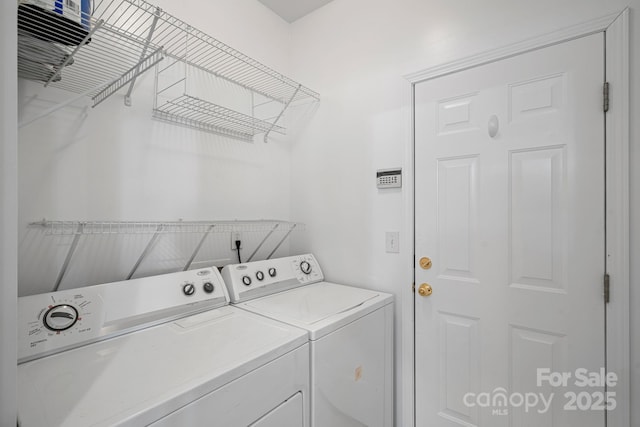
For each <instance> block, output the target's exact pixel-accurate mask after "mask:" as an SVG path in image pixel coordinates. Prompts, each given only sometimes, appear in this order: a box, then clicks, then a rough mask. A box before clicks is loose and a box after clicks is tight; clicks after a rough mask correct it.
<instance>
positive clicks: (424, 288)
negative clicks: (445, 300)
mask: <svg viewBox="0 0 640 427" xmlns="http://www.w3.org/2000/svg"><path fill="white" fill-rule="evenodd" d="M418 293H419V294H420V296H421V297H428V296H429V295H431V294H432V293H433V289H432V288H431V285H429V284H427V283H423V284H422V285H420V287H419V288H418Z"/></svg>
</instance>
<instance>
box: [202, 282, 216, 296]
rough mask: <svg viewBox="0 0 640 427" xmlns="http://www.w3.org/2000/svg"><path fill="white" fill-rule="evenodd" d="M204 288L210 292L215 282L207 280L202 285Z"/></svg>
mask: <svg viewBox="0 0 640 427" xmlns="http://www.w3.org/2000/svg"><path fill="white" fill-rule="evenodd" d="M202 289H204V291H205V292H206V293H208V294H210V293H211V292H213V290H214V289H215V288H214V286H213V283H211V282H205V283H204V285H202Z"/></svg>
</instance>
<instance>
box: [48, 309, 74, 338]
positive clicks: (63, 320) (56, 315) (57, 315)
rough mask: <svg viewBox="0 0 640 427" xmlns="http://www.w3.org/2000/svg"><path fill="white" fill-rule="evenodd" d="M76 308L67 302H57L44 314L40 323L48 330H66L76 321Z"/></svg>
mask: <svg viewBox="0 0 640 427" xmlns="http://www.w3.org/2000/svg"><path fill="white" fill-rule="evenodd" d="M78 319H79V317H78V310H77V309H76V308H75V307H74V306H72V305H69V304H58V305H54V306H53V307H51V308H50V309H49V310H47V312H46V313H45V314H44V316H43V318H42V323H44V326H45V328H47V329H49V330H50V331H56V332H59V331H66V330H67V329H69V328H71V327H72V326H73V325H75V324H76V322H77V321H78Z"/></svg>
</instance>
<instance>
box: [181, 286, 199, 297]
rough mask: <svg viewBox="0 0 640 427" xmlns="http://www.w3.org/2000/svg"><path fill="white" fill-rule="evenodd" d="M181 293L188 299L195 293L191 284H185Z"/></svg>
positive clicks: (194, 288)
mask: <svg viewBox="0 0 640 427" xmlns="http://www.w3.org/2000/svg"><path fill="white" fill-rule="evenodd" d="M182 292H184V294H185V295H186V296H188V297H190V296H191V295H193V294H195V293H196V287H195V286H193V283H187V284H186V285H184V286H183V287H182Z"/></svg>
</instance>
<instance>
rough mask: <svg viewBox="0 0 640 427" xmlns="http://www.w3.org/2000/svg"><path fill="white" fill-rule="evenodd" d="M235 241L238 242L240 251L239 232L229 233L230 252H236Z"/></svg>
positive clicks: (240, 235) (240, 234)
mask: <svg viewBox="0 0 640 427" xmlns="http://www.w3.org/2000/svg"><path fill="white" fill-rule="evenodd" d="M236 240H240V249H242V233H241V232H239V231H232V232H231V250H232V251H235V250H236Z"/></svg>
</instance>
